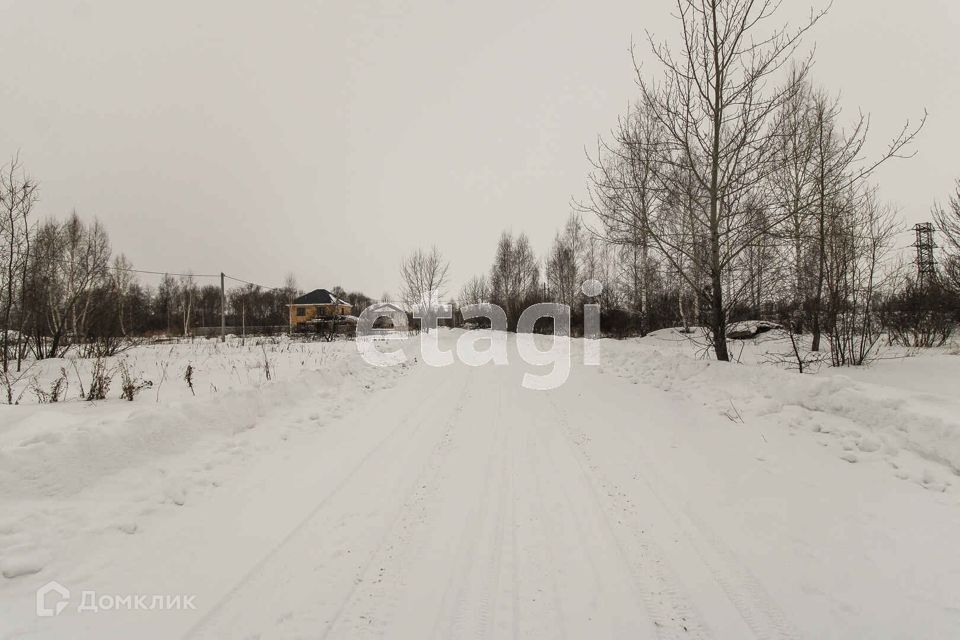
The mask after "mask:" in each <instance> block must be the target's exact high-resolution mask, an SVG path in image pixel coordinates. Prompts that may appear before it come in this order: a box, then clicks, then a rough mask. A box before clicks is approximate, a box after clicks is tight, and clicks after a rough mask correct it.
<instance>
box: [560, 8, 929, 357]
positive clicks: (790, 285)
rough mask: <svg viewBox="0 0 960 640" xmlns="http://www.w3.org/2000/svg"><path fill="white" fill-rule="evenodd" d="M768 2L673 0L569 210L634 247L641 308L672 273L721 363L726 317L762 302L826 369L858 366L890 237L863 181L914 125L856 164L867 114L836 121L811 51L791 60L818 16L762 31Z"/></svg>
mask: <svg viewBox="0 0 960 640" xmlns="http://www.w3.org/2000/svg"><path fill="white" fill-rule="evenodd" d="M779 4H780V3H779V2H777V1H775V0H757V1H747V0H678V1H677V12H676V17H677V19H678V22H679V25H680V31H681V36H682V38H681V45H680V47H679V48H678V49H677V50H674V49H672V48H670V47H669V46H667V45H666V44H660V43H656V42H653V41H652V40H651V41H650V48H651V51H652V55H653V58H654V59H655V60H656V61H657V62H658V63H659V66H660V68H661V69H662V71H663V74H662V75H661V76H659V77H652V76H648V75H647V74H646V73H645V72H644V71H642V70H641V66H640V64H639V63H637V64H636V70H637V71H636V73H637V84H638V88H639V96H638V98H637V100H636V102H635V103H634V104H633V105H632V106H631V107H630V109H629V111H628V112H627V114H626V115H624V116H623V117H622V118H621V119H620V121H619V122H618V124H617V126H616V127H615V128H614V130H613V133H612V135H611V136H610V137H609V138H607V139H603V140H601V143H600V145H599V149H598V152H597V154H596V156H595V157H594V158H593V163H594V169H593V171H592V172H591V175H590V176H589V181H588V183H589V197H588V198H587V199H586V200H585V201H584V202H579V203H577V204H578V207H579V209H580V211H581V212H586V213H589V214H591V215H592V216H594V217H595V219H596V220H597V221H598V226H599V230H600V232H601V233H602V234H603V235H604V236H605V238H606V239H607V240H608V241H609V242H610V243H612V244H614V245H616V246H620V247H630V248H631V250H630V251H629V252H627V254H626V257H627V258H628V260H629V264H632V265H635V266H634V267H632V270H633V271H634V273H635V274H636V275H635V278H634V280H635V282H636V284H637V287H638V288H639V289H640V290H641V291H642V293H641V295H640V296H638V302H639V304H638V311H639V312H640V313H645V312H646V311H647V309H646V308H645V307H646V306H647V305H646V304H645V303H644V300H645V298H647V297H648V296H649V295H650V293H651V291H652V289H651V284H653V281H654V278H651V277H650V274H651V270H655V271H659V272H661V273H664V274H670V275H669V277H665V278H663V280H665V281H666V282H668V283H669V282H670V281H671V280H673V282H674V285H673V287H674V288H675V290H676V291H677V295H676V299H677V309H678V313H679V315H680V316H681V318H682V321H683V324H685V325H686V324H687V323H688V321H689V320H692V321H694V322H697V323H699V322H701V321H702V322H703V323H704V324H706V326H707V327H708V329H709V337H710V340H711V344H712V347H713V350H714V352H715V354H716V357H717V358H718V359H720V360H727V359H729V353H728V349H727V343H726V327H727V323H728V322H729V321H730V320H731V319H736V317H737V316H738V315H742V314H744V313H745V312H747V311H749V312H750V313H754V314H755V313H757V312H758V311H759V310H760V309H762V308H763V307H764V306H765V305H767V306H769V305H773V306H775V307H776V308H779V309H781V310H782V309H783V308H785V307H786V308H790V309H791V310H792V311H793V313H792V314H791V315H790V316H789V317H788V318H787V320H788V321H789V322H791V323H792V324H793V325H794V328H795V329H796V330H798V331H799V330H807V331H809V332H811V333H812V347H813V349H814V350H818V349H820V348H821V340H822V336H823V335H826V336H827V338H828V341H829V347H830V351H831V356H832V357H833V358H834V360H835V364H848V363H853V364H857V363H859V362H862V360H863V358H864V357H865V356H866V353H867V352H868V351H869V350H870V348H871V346H872V345H873V344H874V343H875V342H876V340H877V339H878V336H879V330H880V327H879V326H878V324H877V322H876V309H875V307H876V305H877V303H878V300H879V293H880V291H881V290H882V287H883V285H884V278H885V276H886V274H885V272H884V267H885V265H886V259H887V257H888V252H889V251H890V250H891V248H892V241H893V236H894V234H895V232H896V230H897V229H896V226H895V223H894V217H893V212H892V211H891V210H890V208H889V207H887V206H885V205H883V204H882V203H880V202H879V201H878V198H877V197H876V193H875V190H874V189H873V188H872V187H871V186H870V184H869V183H868V178H869V177H870V176H871V174H872V173H873V171H874V170H875V169H876V168H877V167H878V166H879V165H880V164H881V163H883V162H885V161H886V160H889V159H891V158H896V157H904V156H906V155H908V147H909V145H910V143H911V142H912V141H913V140H914V138H915V136H916V135H917V133H918V131H919V129H920V127H922V125H923V122H922V121H921V122H920V124H919V125H918V126H916V127H911V126H910V124H909V122H908V123H907V124H906V125H904V127H903V129H902V130H901V131H900V132H899V133H898V135H896V136H895V137H894V138H893V139H892V140H891V141H890V143H889V145H888V147H887V148H886V149H885V150H884V152H882V153H881V154H879V156H878V157H876V158H874V159H865V154H864V153H863V150H864V146H865V143H866V140H867V134H868V131H869V119H868V118H867V117H865V116H863V115H859V116H858V117H857V118H855V119H853V121H852V122H844V121H843V120H842V113H841V110H840V107H839V104H838V101H837V100H836V99H835V98H833V97H831V96H830V95H829V94H828V93H827V92H826V91H825V90H822V89H819V88H816V87H815V86H814V84H813V82H812V80H811V79H810V64H811V57H810V56H798V55H797V53H798V48H799V47H800V44H801V40H802V38H803V36H804V35H805V34H806V33H807V32H808V31H809V29H811V28H812V27H813V26H814V25H815V24H816V23H817V22H818V21H819V20H820V19H821V18H822V17H823V16H824V14H825V12H824V11H820V12H813V13H811V15H810V17H809V19H808V20H807V21H805V22H804V23H803V24H802V25H801V26H800V27H799V28H796V29H790V28H789V27H783V26H779V24H773V26H770V27H769V28H768V25H769V24H770V23H772V22H773V21H774V20H775V19H776V18H775V14H776V10H777V9H778V7H779ZM635 61H636V55H635ZM651 261H653V263H654V264H653V265H651Z"/></svg>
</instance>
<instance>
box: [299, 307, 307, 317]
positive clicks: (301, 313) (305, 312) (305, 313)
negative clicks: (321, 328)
mask: <svg viewBox="0 0 960 640" xmlns="http://www.w3.org/2000/svg"><path fill="white" fill-rule="evenodd" d="M305 315H307V310H306V309H304V308H303V307H297V317H303V316H305Z"/></svg>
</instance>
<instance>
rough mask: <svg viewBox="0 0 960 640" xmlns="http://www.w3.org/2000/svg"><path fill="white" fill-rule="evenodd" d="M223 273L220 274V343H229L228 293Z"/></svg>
mask: <svg viewBox="0 0 960 640" xmlns="http://www.w3.org/2000/svg"><path fill="white" fill-rule="evenodd" d="M223 277H224V276H223V271H221V272H220V342H226V341H227V293H226V289H225V288H224V286H223Z"/></svg>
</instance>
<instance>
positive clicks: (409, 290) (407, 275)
mask: <svg viewBox="0 0 960 640" xmlns="http://www.w3.org/2000/svg"><path fill="white" fill-rule="evenodd" d="M449 269H450V263H449V262H447V261H446V260H444V258H443V255H441V253H440V250H439V249H437V247H436V246H433V247H431V248H430V250H429V251H423V250H422V249H417V250H416V251H414V252H413V253H411V254H410V255H409V256H407V257H406V258H404V259H403V262H401V263H400V276H401V278H402V279H403V291H402V296H403V301H404V302H405V303H406V304H407V305H408V306H409V307H410V308H411V309H412V310H414V311H415V312H418V313H420V314H421V315H422V314H425V313H431V312H433V311H434V310H435V309H436V308H437V307H439V306H440V304H441V301H442V300H443V298H444V297H445V296H446V294H447V292H446V286H447V272H448V271H449Z"/></svg>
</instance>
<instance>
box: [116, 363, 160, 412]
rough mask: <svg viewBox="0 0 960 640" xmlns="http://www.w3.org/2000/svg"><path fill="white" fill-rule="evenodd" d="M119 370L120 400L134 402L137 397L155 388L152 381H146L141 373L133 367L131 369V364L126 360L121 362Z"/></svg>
mask: <svg viewBox="0 0 960 640" xmlns="http://www.w3.org/2000/svg"><path fill="white" fill-rule="evenodd" d="M119 369H120V398H121V399H122V400H128V401H130V402H133V399H134V398H136V397H137V394H138V393H140V392H141V391H143V390H144V389H149V388H150V387H152V386H153V382H152V381H151V380H144V379H143V377H141V375H140V372H138V371H134V369H133V367H131V366H130V363H129V362H127V361H126V360H121V361H120V364H119Z"/></svg>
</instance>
